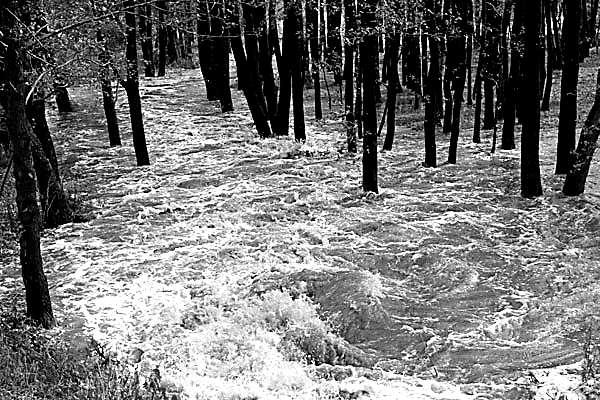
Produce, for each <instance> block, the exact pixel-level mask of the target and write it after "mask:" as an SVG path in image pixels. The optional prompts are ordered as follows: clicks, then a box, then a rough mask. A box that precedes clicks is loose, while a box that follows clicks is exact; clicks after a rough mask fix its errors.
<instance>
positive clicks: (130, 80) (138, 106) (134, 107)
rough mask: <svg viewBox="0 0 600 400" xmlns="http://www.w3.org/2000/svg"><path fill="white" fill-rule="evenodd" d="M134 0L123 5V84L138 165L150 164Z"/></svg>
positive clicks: (126, 0)
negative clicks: (125, 64)
mask: <svg viewBox="0 0 600 400" xmlns="http://www.w3.org/2000/svg"><path fill="white" fill-rule="evenodd" d="M133 6H134V0H125V1H124V2H123V7H124V8H125V9H128V11H125V25H126V27H127V48H126V51H125V58H126V59H127V80H126V81H122V82H121V84H122V85H123V87H124V88H125V91H126V93H127V100H128V102H129V116H130V119H131V130H132V134H133V148H134V150H135V158H136V161H137V165H138V166H142V165H150V159H149V157H148V149H147V147H146V134H145V133H144V121H143V116H142V101H141V99H140V83H139V77H138V58H137V42H136V38H137V32H136V24H135V12H134V11H133V10H132V8H133Z"/></svg>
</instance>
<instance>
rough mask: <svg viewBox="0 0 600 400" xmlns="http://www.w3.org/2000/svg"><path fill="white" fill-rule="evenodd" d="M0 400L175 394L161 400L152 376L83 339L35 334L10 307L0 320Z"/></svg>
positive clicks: (140, 399)
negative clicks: (145, 374) (142, 372)
mask: <svg viewBox="0 0 600 400" xmlns="http://www.w3.org/2000/svg"><path fill="white" fill-rule="evenodd" d="M4 300H6V299H4ZM3 304H6V303H5V302H4V303H3ZM13 304H14V303H13ZM141 378H142V379H141ZM143 378H145V379H143ZM142 381H144V384H141V382H142ZM0 398H2V399H3V400H38V399H39V400H42V399H69V400H71V399H73V400H74V399H86V400H108V399H110V400H149V399H152V400H163V399H164V400H166V399H169V400H172V399H177V398H178V397H177V395H175V394H171V396H170V397H167V393H166V390H165V389H164V388H163V387H161V382H160V373H159V372H158V370H154V371H153V373H152V374H151V375H150V376H147V377H140V375H139V373H138V370H137V368H136V366H135V365H132V364H127V363H124V362H121V361H118V360H117V359H116V358H114V356H113V355H110V354H107V353H106V352H105V351H104V349H103V348H102V347H101V346H100V345H99V344H97V343H95V342H93V341H92V340H90V339H89V338H87V337H85V336H81V335H72V334H61V332H57V331H56V330H55V331H45V330H41V329H40V328H38V327H35V326H34V325H32V324H31V321H29V320H27V319H26V318H23V317H22V313H21V312H20V311H19V312H17V310H16V307H13V309H11V310H4V311H2V314H0Z"/></svg>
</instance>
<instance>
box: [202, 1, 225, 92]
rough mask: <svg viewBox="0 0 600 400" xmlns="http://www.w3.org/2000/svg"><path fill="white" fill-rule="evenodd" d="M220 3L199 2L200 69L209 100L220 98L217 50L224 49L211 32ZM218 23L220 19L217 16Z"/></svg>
mask: <svg viewBox="0 0 600 400" xmlns="http://www.w3.org/2000/svg"><path fill="white" fill-rule="evenodd" d="M217 7H218V5H217V4H216V3H212V2H209V1H208V0H203V1H201V2H200V3H199V4H198V20H197V23H196V32H197V33H198V59H199V61H200V71H201V72H202V77H203V78H204V86H205V87H206V98H207V100H209V101H215V100H219V94H218V86H219V84H218V79H217V78H218V77H217V74H218V71H217V68H216V64H217V63H218V61H217V57H218V56H217V54H216V53H217V52H219V51H222V50H221V49H219V48H217V44H216V37H215V35H214V34H213V33H212V32H211V25H212V24H211V20H212V16H213V14H214V13H215V11H214V10H215V9H217ZM212 22H213V23H215V22H216V24H217V25H220V24H219V21H218V19H217V18H215V21H212Z"/></svg>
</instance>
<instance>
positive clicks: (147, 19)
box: [138, 4, 155, 77]
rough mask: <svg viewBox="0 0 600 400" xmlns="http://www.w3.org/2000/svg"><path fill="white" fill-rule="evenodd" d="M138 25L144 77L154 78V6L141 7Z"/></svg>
mask: <svg viewBox="0 0 600 400" xmlns="http://www.w3.org/2000/svg"><path fill="white" fill-rule="evenodd" d="M138 8H139V12H138V23H139V26H140V36H141V42H142V55H143V57H144V75H145V76H146V77H153V76H154V75H155V71H154V46H153V44H152V5H151V4H146V5H145V6H143V5H142V6H139V7H138Z"/></svg>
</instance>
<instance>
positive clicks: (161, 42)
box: [156, 0, 169, 76]
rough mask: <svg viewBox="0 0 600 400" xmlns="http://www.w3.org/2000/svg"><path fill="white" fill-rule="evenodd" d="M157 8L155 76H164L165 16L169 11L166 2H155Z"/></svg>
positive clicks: (165, 61) (165, 49)
mask: <svg viewBox="0 0 600 400" xmlns="http://www.w3.org/2000/svg"><path fill="white" fill-rule="evenodd" d="M156 6H157V7H158V73H157V76H165V72H166V66H167V26H166V14H167V12H168V11H169V9H168V8H167V2H166V1H164V0H162V1H160V0H159V1H157V2H156Z"/></svg>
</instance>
